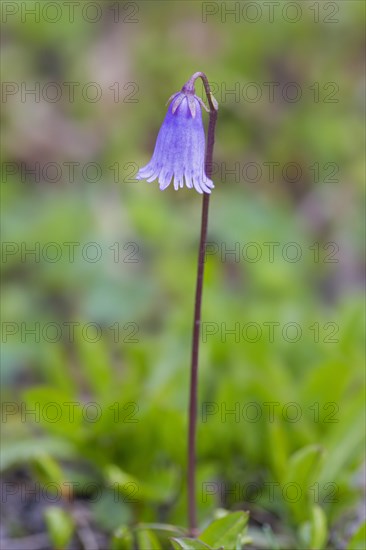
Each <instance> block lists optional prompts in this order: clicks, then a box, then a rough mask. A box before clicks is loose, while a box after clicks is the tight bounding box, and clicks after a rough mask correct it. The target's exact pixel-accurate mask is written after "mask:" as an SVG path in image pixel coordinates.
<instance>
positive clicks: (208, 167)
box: [187, 72, 218, 536]
mask: <svg viewBox="0 0 366 550" xmlns="http://www.w3.org/2000/svg"><path fill="white" fill-rule="evenodd" d="M197 78H201V79H202V81H203V84H204V87H205V91H206V96H207V101H208V103H209V106H210V112H209V116H210V118H209V124H208V130H207V146H206V156H205V172H206V176H207V177H208V178H209V179H211V176H212V166H213V148H214V143H215V126H216V120H217V109H218V105H217V102H216V100H215V99H214V98H213V96H212V94H211V90H210V85H209V83H208V80H207V77H206V75H205V74H204V73H201V72H198V73H195V74H194V75H193V76H192V77H191V79H190V80H189V81H188V83H187V84H189V85H191V86H193V87H194V82H195V80H196V79H197ZM209 204H210V195H209V194H207V193H205V194H204V195H203V198H202V216H201V236H200V243H199V250H198V266H197V280H196V296H195V304H194V319H193V335H192V360H191V382H190V394H189V426H188V476H187V481H188V487H187V489H188V524H189V531H190V534H191V535H192V536H195V535H196V534H197V533H196V531H197V511H196V428H197V388H198V359H199V344H200V334H201V304H202V289H203V275H204V267H205V252H206V239H207V224H208V209H209Z"/></svg>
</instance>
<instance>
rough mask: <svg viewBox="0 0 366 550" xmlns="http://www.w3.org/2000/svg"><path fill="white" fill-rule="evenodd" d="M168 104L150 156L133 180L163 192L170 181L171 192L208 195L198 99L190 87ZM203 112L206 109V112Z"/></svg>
mask: <svg viewBox="0 0 366 550" xmlns="http://www.w3.org/2000/svg"><path fill="white" fill-rule="evenodd" d="M168 102H171V103H170V105H169V109H168V112H167V114H166V116H165V119H164V122H163V124H162V126H161V128H160V131H159V134H158V137H157V140H156V144H155V150H154V153H153V156H152V158H151V160H150V162H149V163H148V164H147V165H146V166H144V167H143V168H141V169H140V170H139V171H138V173H137V175H136V179H138V180H147V181H148V182H152V181H154V180H156V179H157V180H158V181H159V186H160V189H161V190H162V191H163V190H164V189H166V188H167V187H168V186H169V185H170V183H171V181H172V180H173V184H174V189H175V190H178V189H179V188H183V187H184V185H186V186H187V187H188V188H189V189H192V188H193V187H194V188H195V190H196V191H198V193H211V189H213V188H214V184H213V183H212V181H211V180H210V179H209V178H208V177H207V176H206V172H205V149H206V147H205V132H204V128H203V123H202V112H201V106H203V107H204V108H205V109H206V106H205V104H204V103H203V101H202V99H201V98H199V97H197V96H196V95H195V93H194V88H193V86H192V85H191V84H190V83H187V84H186V85H185V86H183V88H182V90H181V91H180V92H178V93H176V94H174V95H172V96H171V97H170V98H169V101H168ZM206 110H207V109H206Z"/></svg>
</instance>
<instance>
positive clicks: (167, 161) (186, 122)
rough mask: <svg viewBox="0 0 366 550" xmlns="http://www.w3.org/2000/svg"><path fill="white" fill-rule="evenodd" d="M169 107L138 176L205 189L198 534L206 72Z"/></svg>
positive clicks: (194, 370)
mask: <svg viewBox="0 0 366 550" xmlns="http://www.w3.org/2000/svg"><path fill="white" fill-rule="evenodd" d="M197 78H201V79H202V82H203V85H204V88H205V92H206V96H207V101H208V104H209V109H207V107H206V105H205V104H204V103H203V101H202V99H201V98H200V97H198V96H196V95H195V87H194V85H195V81H196V80H197ZM169 102H171V103H170V106H169V108H168V112H167V114H166V116H165V119H164V122H163V124H162V126H161V128H160V130H159V134H158V137H157V140H156V144H155V149H154V153H153V155H152V157H151V160H150V162H148V164H146V166H144V167H142V168H141V169H140V170H139V171H138V173H137V175H136V179H138V180H142V179H143V180H146V181H148V182H153V181H155V180H158V182H159V187H160V189H161V191H164V189H166V188H167V187H169V185H170V184H171V183H172V182H173V185H174V189H175V190H176V191H178V189H181V188H183V187H184V186H186V187H188V188H189V189H193V188H194V189H195V190H196V191H197V192H198V193H200V194H202V196H203V198H202V219H201V237H200V243H199V252H198V268H197V282H196V296H195V305H194V322H193V335H192V361H191V381H190V394H189V418H188V420H189V423H188V473H187V474H188V475H187V482H188V487H187V491H188V523H189V532H190V534H191V535H192V536H195V535H196V534H197V513H196V499H195V492H196V479H195V478H196V471H195V468H196V426H197V386H198V355H199V342H200V329H201V303H202V288H203V273H204V266H205V250H206V236H207V222H208V207H209V200H210V193H211V190H212V189H213V188H214V184H213V182H212V180H211V176H212V155H213V148H214V142H215V126H216V119H217V110H218V105H217V102H216V100H215V98H214V97H213V95H212V93H211V89H210V85H209V83H208V80H207V77H206V75H205V74H204V73H201V72H197V73H194V75H193V76H192V77H191V78H190V79H189V80H188V82H187V83H186V84H185V85H184V86H183V88H182V89H181V91H180V92H177V93H176V94H174V95H172V96H171V97H170V99H169ZM201 107H204V108H205V109H206V110H208V112H209V116H210V118H209V124H208V131H207V143H205V133H204V127H203V123H202V112H201Z"/></svg>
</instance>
